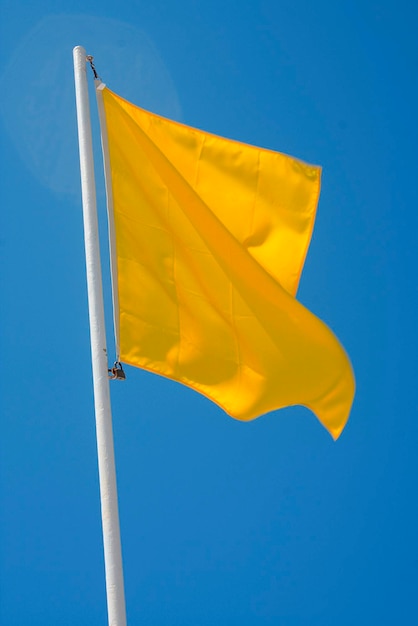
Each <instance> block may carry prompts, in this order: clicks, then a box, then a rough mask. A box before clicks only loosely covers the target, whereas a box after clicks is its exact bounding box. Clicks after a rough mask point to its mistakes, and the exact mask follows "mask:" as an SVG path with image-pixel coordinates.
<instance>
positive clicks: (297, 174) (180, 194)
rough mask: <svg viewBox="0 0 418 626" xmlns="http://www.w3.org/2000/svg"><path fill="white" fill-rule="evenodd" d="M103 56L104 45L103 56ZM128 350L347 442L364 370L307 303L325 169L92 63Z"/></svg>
mask: <svg viewBox="0 0 418 626" xmlns="http://www.w3.org/2000/svg"><path fill="white" fill-rule="evenodd" d="M89 59H90V60H91V57H89ZM74 63H75V76H76V93H77V114H78V124H79V141H80V164H81V179H82V196H83V211H84V225H85V237H86V262H87V279H88V280H87V282H88V294H89V311H90V328H91V341H92V359H93V376H94V394H95V405H96V421H97V444H98V454H99V470H100V490H101V498H102V516H103V535H104V547H105V562H106V584H107V593H108V606H109V622H110V624H111V626H122V625H124V624H125V608H124V592H123V577H122V560H121V548H120V539H119V521H118V508H117V495H116V480H115V468H114V456H113V439H112V425H111V412H110V399H109V383H108V363H107V354H106V343H105V327H104V313H103V298H102V286H101V272H100V258H99V242H98V232H97V217H96V199H95V187H94V174H93V154H92V140H91V130H90V118H89V103H88V93H87V80H86V53H85V50H84V49H83V48H80V47H78V48H75V50H74ZM92 69H93V72H94V74H95V79H96V80H95V84H96V95H97V102H98V108H99V117H100V126H101V135H102V146H103V156H104V166H105V179H106V192H107V202H108V218H109V241H110V248H111V251H110V252H111V254H110V257H111V273H112V292H113V309H114V325H115V335H116V359H117V362H116V364H115V367H114V369H113V370H112V372H113V377H115V378H123V377H124V374H123V370H122V369H121V366H120V365H119V360H120V361H122V362H123V363H128V364H130V365H133V366H136V367H141V368H143V369H146V370H149V371H151V372H154V373H157V374H160V375H162V376H166V377H168V378H171V379H174V380H176V381H178V382H180V383H182V384H184V385H187V386H189V387H191V388H192V389H194V390H195V391H198V392H199V393H202V394H203V395H205V396H206V397H208V398H209V399H210V400H212V401H214V402H216V403H217V404H218V405H219V406H220V407H221V408H222V409H224V410H225V411H226V412H227V413H228V414H229V415H231V416H232V417H234V418H236V419H239V420H242V421H248V420H251V419H254V418H256V417H258V416H260V415H263V414H265V413H268V412H269V411H273V410H276V409H280V408H282V407H286V406H291V405H296V404H300V405H303V406H306V407H308V408H309V409H311V410H312V412H313V413H314V414H315V415H316V417H317V418H318V419H319V421H320V422H321V423H322V424H323V426H324V427H325V428H326V429H327V430H328V431H329V433H330V434H331V435H332V436H333V437H334V438H335V439H336V438H338V437H339V435H340V433H341V432H342V430H343V428H344V426H345V424H346V422H347V419H348V417H349V413H350V409H351V405H352V402H353V398H354V390H355V382H354V375H353V371H352V367H351V364H350V361H349V359H348V356H347V354H346V352H345V350H344V348H343V347H342V345H341V344H340V342H339V341H338V339H337V338H336V336H335V335H334V334H333V332H332V331H331V330H330V329H329V328H328V327H327V326H326V325H325V324H324V323H323V322H322V321H321V320H320V319H318V318H317V317H316V316H315V315H313V314H312V313H311V312H310V311H308V310H307V309H306V308H305V307H304V306H303V305H302V304H301V303H300V302H299V301H298V300H297V299H296V292H297V288H298V285H299V280H300V276H301V272H302V269H303V265H304V262H305V257H306V254H307V250H308V247H309V243H310V239H311V235H312V230H313V226H314V221H315V214H316V208H317V204H318V198H319V192H320V184H321V168H320V167H318V166H315V165H309V164H307V163H304V162H303V161H300V160H298V159H295V158H293V157H291V156H288V155H286V154H282V153H279V152H274V151H271V150H266V149H262V148H258V147H255V146H250V145H247V144H243V143H240V142H237V141H231V140H229V139H225V138H223V137H219V136H216V135H213V134H211V133H207V132H204V131H201V130H198V129H196V128H191V127H189V126H185V125H183V124H179V123H177V122H173V121H171V120H168V119H166V118H163V117H161V116H158V115H155V114H153V113H150V112H148V111H145V110H144V109H141V108H139V107H137V106H135V105H133V104H131V103H130V102H127V101H126V100H124V99H123V98H121V97H120V96H118V95H117V94H115V93H113V92H112V91H110V90H109V89H108V88H107V87H106V86H105V85H104V84H103V83H102V82H101V81H100V79H98V77H97V73H96V72H95V69H94V66H93V65H92Z"/></svg>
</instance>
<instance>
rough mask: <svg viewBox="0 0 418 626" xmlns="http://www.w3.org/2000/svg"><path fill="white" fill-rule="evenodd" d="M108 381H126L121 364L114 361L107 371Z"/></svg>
mask: <svg viewBox="0 0 418 626" xmlns="http://www.w3.org/2000/svg"><path fill="white" fill-rule="evenodd" d="M107 371H108V374H109V379H110V380H126V374H125V372H124V371H123V367H122V363H120V361H115V362H114V364H113V367H112V368H110V369H108V370H107Z"/></svg>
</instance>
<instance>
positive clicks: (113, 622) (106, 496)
mask: <svg viewBox="0 0 418 626" xmlns="http://www.w3.org/2000/svg"><path fill="white" fill-rule="evenodd" d="M73 56H74V77H75V92H76V106H77V123H78V141H79V150H80V172H81V192H82V200H83V220H84V238H85V251H86V267H87V291H88V302H89V318H90V340H91V355H92V368H93V387H94V406H95V414H96V435H97V454H98V461H99V481H100V501H101V511H102V528H103V544H104V559H105V573H106V594H107V609H108V619H109V626H126V611H125V593H124V586H123V570H122V550H121V543H120V530H119V513H118V499H117V489H116V472H115V457H114V448H113V430H112V413H111V406H110V393H109V378H108V362H107V350H106V329H105V318H104V305H103V290H102V274H101V265H100V248H99V233H98V224H97V209H96V188H95V180H94V163H93V144H92V133H91V122H90V105H89V94H88V85H87V74H86V51H85V50H84V48H83V47H82V46H77V47H75V48H74V50H73Z"/></svg>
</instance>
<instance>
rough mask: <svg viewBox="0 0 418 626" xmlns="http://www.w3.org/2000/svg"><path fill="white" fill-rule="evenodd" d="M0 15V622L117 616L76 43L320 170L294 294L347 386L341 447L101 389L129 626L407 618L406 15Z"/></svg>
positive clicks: (141, 389)
mask: <svg viewBox="0 0 418 626" xmlns="http://www.w3.org/2000/svg"><path fill="white" fill-rule="evenodd" d="M0 7H1V9H0V11H1V12H0V18H1V19H0V76H1V82H2V96H1V99H0V133H1V141H0V150H1V169H0V182H1V185H0V200H1V234H0V257H1V258H0V260H1V265H0V267H1V271H0V285H1V293H2V297H1V308H0V320H1V325H0V346H1V354H2V358H3V363H2V375H1V377H0V394H1V395H0V408H1V418H0V419H1V432H2V436H1V438H0V446H1V447H0V623H1V624H13V626H24V625H25V626H26V625H27V624H31V625H33V626H36V625H38V624H39V625H40V624H42V625H43V626H44V625H45V624H54V625H57V626H61V625H67V624H68V625H70V624H71V625H72V624H77V625H83V624H85V625H89V626H92V625H94V626H95V625H96V624H97V625H100V624H105V623H107V617H106V599H105V587H104V566H103V555H102V538H101V522H100V509H99V490H98V474H97V459H96V449H95V445H96V443H95V426H94V414H93V398H92V381H91V365H90V345H89V331H88V317H87V294H86V279H85V267H84V248H83V246H84V244H83V232H82V212H81V199H80V182H79V173H78V162H77V149H78V148H77V140H76V122H75V105H74V87H73V84H74V81H73V69H72V48H73V46H75V45H78V44H81V45H83V46H84V47H85V48H86V49H87V51H88V53H90V54H93V55H94V56H95V62H96V66H97V69H98V71H99V73H100V75H101V77H102V79H103V80H104V82H106V83H107V84H108V86H109V87H110V88H111V89H113V90H114V91H116V92H118V93H119V94H120V95H122V96H124V97H126V98H128V99H130V100H131V101H133V102H135V103H136V104H139V105H141V106H144V107H146V108H150V109H152V110H154V111H155V112H157V113H160V114H163V115H167V116H170V117H173V118H175V119H177V120H180V121H182V122H184V123H187V124H190V125H193V126H197V127H199V128H203V129H205V130H208V131H211V132H214V133H217V134H220V135H225V136H228V137H231V138H234V139H237V140H240V141H245V142H248V143H254V144H257V145H261V146H263V147H267V148H272V149H276V150H279V151H282V152H286V153H289V154H292V155H294V156H297V157H299V158H301V159H304V160H306V161H309V162H313V163H318V164H320V165H322V166H323V185H322V192H321V198H320V203H319V208H318V216H317V221H316V228H315V232H314V236H313V239H312V243H311V248H310V251H309V254H308V257H307V260H306V264H305V269H304V272H303V275H302V281H301V285H300V289H299V294H298V297H299V299H300V300H301V301H302V302H303V304H305V305H306V306H307V307H308V308H309V309H310V310H312V311H313V312H314V313H315V314H316V315H318V316H319V317H321V318H322V319H323V320H324V321H325V322H326V323H327V324H329V325H330V326H331V328H332V329H333V330H334V331H335V333H336V334H337V336H338V337H339V338H340V340H341V341H342V343H343V344H344V346H345V347H346V349H347V351H348V353H349V355H350V357H351V360H352V362H353V366H354V370H355V373H356V379H357V394H356V398H355V403H354V407H353V410H352V414H351V418H350V420H349V423H348V425H347V427H346V429H345V431H344V432H343V434H342V436H341V437H340V439H339V440H338V441H337V442H336V443H334V442H333V441H332V439H331V437H330V436H329V435H328V434H327V432H326V431H325V430H324V429H323V428H322V427H321V425H320V424H319V422H318V421H317V420H316V419H315V417H314V416H313V415H312V414H311V413H309V411H307V410H306V409H303V408H297V407H294V408H289V409H285V410H282V411H280V412H275V413H271V414H269V415H267V416H264V417H262V418H260V419H258V420H256V421H254V422H251V423H249V424H243V423H240V422H237V421H234V420H232V419H231V418H229V417H228V416H226V415H225V414H224V413H223V412H222V411H221V410H220V409H219V408H218V407H216V406H215V405H212V404H211V403H210V402H209V401H208V400H206V399H205V398H203V397H201V396H199V395H198V394H196V393H194V392H192V391H190V390H189V389H186V388H182V387H181V386H180V385H178V384H176V383H173V382H170V381H167V380H164V379H160V378H158V377H156V376H153V375H151V374H148V373H145V372H142V371H140V370H134V369H133V368H127V374H128V380H127V382H126V383H123V384H116V383H115V384H112V388H111V391H112V403H113V413H114V433H115V446H116V462H117V474H118V487H119V505H120V517H121V530H122V544H123V554H124V569H125V583H126V601H127V613H128V623H129V624H130V625H132V626H133V625H135V624H141V625H144V626H146V625H150V626H151V625H152V626H175V625H179V626H180V625H181V626H189V625H190V626H192V625H193V626H206V625H208V626H209V625H210V626H212V625H214V624H219V625H221V626H224V625H225V626H235V625H238V624H239V625H240V626H273V625H274V626H304V625H307V624H309V625H313V626H334V625H335V624H338V625H339V626H348V625H350V626H351V625H352V624H353V623H355V624H358V625H359V626H360V625H366V624H367V625H370V624H379V625H388V626H389V625H391V626H392V625H393V624H397V623H398V624H402V625H404V626H409V625H414V624H416V623H417V622H418V605H417V602H416V589H417V582H418V541H417V533H416V528H417V523H418V508H417V504H416V498H417V496H416V494H417V490H418V484H417V483H418V472H417V470H418V461H417V455H416V443H417V436H418V427H417V412H418V394H417V384H416V376H417V341H416V307H417V299H418V298H417V293H416V278H415V276H416V263H415V256H416V233H417V227H418V218H417V209H416V208H417V205H418V203H417V201H418V197H417V196H418V193H417V187H418V186H417V182H416V180H417V174H416V172H417V165H418V163H417V156H416V154H417V145H418V125H417V121H416V101H417V96H418V84H417V74H416V67H417V61H418V44H417V39H416V26H415V25H416V19H417V11H416V9H415V8H414V6H413V4H412V3H408V2H406V1H405V0H400V1H398V2H394V0H391V1H387V2H374V1H373V2H370V1H367V2H362V1H360V0H354V1H351V2H348V1H347V0H344V1H343V2H336V3H335V2H330V1H329V0H328V1H325V0H322V1H319V2H316V3H314V4H313V3H311V2H307V1H305V0H295V1H294V2H290V1H287V0H286V1H280V2H276V1H273V0H265V1H264V2H263V1H259V2H256V1H254V2H245V1H244V0H241V2H238V1H228V0H224V1H223V2H220V1H219V0H213V1H212V2H206V3H204V2H193V1H192V0H178V1H177V2H169V1H166V2H164V1H163V0H153V2H152V3H151V2H150V3H148V4H145V3H141V4H140V3H133V2H128V1H127V0H120V1H119V2H118V3H111V2H109V1H108V0H102V1H101V2H97V0H92V2H90V3H89V4H88V5H86V4H85V3H81V2H79V1H78V0H75V1H73V2H72V3H68V2H66V3H64V2H61V1H60V0H58V1H54V2H52V1H43V0H40V1H38V2H36V3H29V2H26V3H25V2H21V1H19V0H14V1H13V2H11V0H2V1H1V5H0ZM92 104H93V105H94V101H93V102H92ZM92 110H93V126H94V129H95V133H96V135H95V148H96V168H97V178H98V186H99V189H98V200H99V220H100V228H101V233H102V244H103V262H104V275H105V300H106V314H107V317H108V320H109V330H108V336H109V352H110V353H111V354H112V345H113V344H112V331H111V327H110V322H111V305H110V291H109V274H108V270H107V251H106V245H105V244H106V219H105V204H104V203H105V198H104V192H103V177H102V175H101V173H100V166H101V164H100V150H99V138H98V135H97V114H96V111H95V108H94V106H93V107H92Z"/></svg>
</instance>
